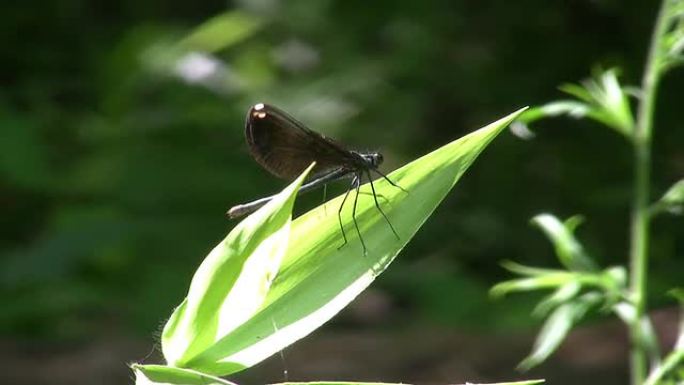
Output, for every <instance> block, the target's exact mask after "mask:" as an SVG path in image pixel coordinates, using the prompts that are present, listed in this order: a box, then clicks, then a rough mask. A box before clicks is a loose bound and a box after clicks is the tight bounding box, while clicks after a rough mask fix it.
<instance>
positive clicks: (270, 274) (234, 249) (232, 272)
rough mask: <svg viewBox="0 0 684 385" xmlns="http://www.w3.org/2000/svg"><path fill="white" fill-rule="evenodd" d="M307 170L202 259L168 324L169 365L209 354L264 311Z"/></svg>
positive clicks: (166, 349)
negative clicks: (220, 342)
mask: <svg viewBox="0 0 684 385" xmlns="http://www.w3.org/2000/svg"><path fill="white" fill-rule="evenodd" d="M310 169H311V167H309V168H308V169H307V170H306V171H305V172H304V173H303V174H302V175H301V176H300V177H299V178H297V180H295V181H294V182H293V183H292V184H290V186H288V187H287V188H286V189H285V190H283V191H282V192H281V193H280V194H278V195H277V196H276V197H275V198H274V199H273V200H271V201H270V202H269V203H268V204H267V205H265V206H264V207H262V208H261V209H260V210H258V211H257V212H255V213H254V214H252V215H250V216H249V217H247V218H246V219H245V220H243V221H242V222H240V223H239V224H238V225H237V226H236V227H235V228H234V229H233V230H232V231H231V232H230V233H229V234H228V236H227V237H226V238H225V239H224V240H223V241H222V242H221V243H219V245H218V246H216V247H215V248H214V249H213V250H212V251H211V253H209V255H208V256H207V257H206V258H205V259H204V261H203V262H202V264H201V265H200V267H199V268H198V269H197V271H196V272H195V275H194V277H193V279H192V283H191V284H190V289H189V291H188V295H187V297H186V299H185V300H184V301H183V303H182V304H181V305H180V306H179V307H178V308H176V310H175V311H174V313H173V315H172V316H171V318H170V319H169V320H168V321H167V323H166V326H165V327H164V331H163V333H162V351H163V353H164V358H166V360H167V362H168V363H169V364H170V365H171V366H179V367H187V368H192V367H191V366H187V365H185V363H186V362H187V361H188V360H191V359H193V358H194V357H196V356H198V355H200V354H202V353H204V352H206V351H207V350H209V349H211V347H212V346H214V344H215V343H217V341H220V340H221V339H223V338H224V337H225V336H226V335H228V334H229V333H231V332H232V331H234V330H235V329H236V328H238V327H239V326H240V325H242V324H243V323H245V322H246V321H247V320H249V319H250V318H251V317H252V316H253V315H254V314H255V313H256V312H257V311H258V310H259V309H260V308H261V306H262V304H263V302H264V300H265V298H266V294H267V293H268V292H269V289H270V286H271V284H272V282H273V279H274V278H275V276H276V275H277V273H278V269H279V266H280V262H281V260H282V258H283V256H284V255H285V251H286V250H287V245H288V240H289V236H290V224H291V212H292V206H293V204H294V198H295V196H296V193H297V190H298V188H299V186H300V185H301V183H302V181H303V180H304V178H305V177H306V174H307V173H308V172H309V170H310Z"/></svg>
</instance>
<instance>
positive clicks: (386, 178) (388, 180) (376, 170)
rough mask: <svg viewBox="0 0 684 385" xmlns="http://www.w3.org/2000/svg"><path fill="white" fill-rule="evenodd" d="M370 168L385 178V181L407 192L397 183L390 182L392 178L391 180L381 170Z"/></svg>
mask: <svg viewBox="0 0 684 385" xmlns="http://www.w3.org/2000/svg"><path fill="white" fill-rule="evenodd" d="M371 170H373V171H374V172H376V173H377V174H378V175H380V176H381V177H382V178H383V179H385V180H386V181H387V183H389V184H391V185H392V186H394V187H396V188H398V189H399V190H401V191H403V192H405V193H407V194H408V193H409V192H408V190H406V189H405V188H403V187H401V186H399V185H398V184H396V183H394V182H392V180H391V179H390V178H388V177H387V175H385V174H383V173H382V172H380V170H378V169H375V168H371Z"/></svg>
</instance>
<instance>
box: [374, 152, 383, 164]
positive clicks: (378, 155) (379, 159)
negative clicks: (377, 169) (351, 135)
mask: <svg viewBox="0 0 684 385" xmlns="http://www.w3.org/2000/svg"><path fill="white" fill-rule="evenodd" d="M383 160H384V159H383V157H382V154H377V155H376V156H375V164H378V165H379V164H381V163H382V161H383Z"/></svg>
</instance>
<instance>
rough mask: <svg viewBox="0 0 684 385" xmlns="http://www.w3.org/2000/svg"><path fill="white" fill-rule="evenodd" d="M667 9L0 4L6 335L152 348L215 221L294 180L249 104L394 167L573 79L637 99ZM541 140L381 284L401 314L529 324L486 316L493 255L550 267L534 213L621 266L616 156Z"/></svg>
mask: <svg viewBox="0 0 684 385" xmlns="http://www.w3.org/2000/svg"><path fill="white" fill-rule="evenodd" d="M656 7H657V2H643V1H636V0H630V1H614V0H601V1H593V2H589V1H568V2H544V1H527V2H477V1H444V0H442V1H440V0H433V1H424V2H415V1H400V2H397V1H379V2H372V3H368V2H355V1H330V0H324V1H315V0H292V1H276V0H258V1H257V0H240V1H236V2H234V3H231V4H230V5H229V6H226V4H225V3H224V2H216V1H214V2H202V3H197V2H180V1H171V2H160V1H147V2H142V3H141V2H133V1H130V0H129V1H121V2H116V3H96V2H85V1H78V0H69V1H59V2H58V1H44V2H41V4H40V5H33V4H30V3H26V2H24V3H21V2H10V3H5V4H3V5H2V12H1V13H0V19H1V20H2V25H3V29H4V31H5V33H3V34H0V43H2V47H3V50H2V54H1V55H2V61H0V63H2V64H1V65H2V68H3V71H2V72H0V84H2V86H1V88H0V178H1V179H0V202H1V205H2V208H3V211H2V213H3V215H2V216H1V218H2V222H0V227H1V229H2V234H3V236H2V238H1V241H0V242H1V243H0V252H1V253H2V255H1V257H0V263H1V266H0V288H1V291H0V302H2V304H3V312H2V313H0V330H1V331H2V332H3V333H11V334H20V335H31V336H34V337H36V336H45V337H50V338H78V337H82V336H84V335H85V334H87V333H89V332H91V331H93V330H95V329H100V328H102V325H106V326H110V327H114V328H119V329H123V330H125V331H127V332H138V333H142V334H145V335H147V334H149V331H150V330H153V329H155V328H156V327H157V326H158V325H159V324H160V323H161V322H162V321H163V320H164V319H165V318H166V317H168V315H169V314H170V311H171V309H172V307H173V306H174V304H176V303H177V302H178V300H179V299H180V298H182V296H183V295H184V294H185V293H184V292H185V288H186V287H187V283H188V282H189V279H190V275H191V274H192V272H193V271H194V269H195V267H196V265H197V264H198V263H199V262H200V260H201V259H202V257H203V256H204V255H205V254H206V253H207V252H208V250H209V249H210V248H211V247H212V245H214V244H215V242H216V241H217V240H219V239H221V238H222V237H223V236H224V235H225V233H226V232H227V230H228V229H229V228H230V227H232V226H233V225H234V223H233V222H230V221H228V220H227V219H226V218H225V217H224V215H223V213H224V212H225V210H226V209H227V208H228V207H230V206H231V205H233V204H235V203H238V202H242V201H245V200H248V199H250V198H254V197H258V196H262V195H265V194H270V193H272V192H275V191H277V190H279V189H280V188H281V187H282V186H284V185H285V182H283V181H279V180H275V179H274V178H273V177H271V176H270V175H267V173H266V172H264V171H263V170H261V169H260V168H259V166H258V165H257V164H256V163H255V162H253V161H252V160H251V159H250V157H249V155H248V154H247V151H246V148H245V145H244V143H243V142H244V140H243V137H242V124H243V119H244V114H245V112H246V110H247V108H248V107H249V106H250V105H251V104H253V103H256V102H259V101H266V102H270V103H273V104H276V105H279V106H280V107H282V108H283V109H285V110H287V111H289V112H290V113H291V114H292V115H294V116H296V117H298V118H300V119H301V120H303V121H304V122H306V123H307V124H308V125H310V126H311V127H313V128H314V129H316V130H318V131H321V132H324V133H325V134H326V135H330V136H334V137H336V138H339V139H340V140H342V141H344V142H346V143H349V144H352V145H353V144H356V145H358V146H359V148H361V149H364V148H373V149H375V148H378V149H381V150H382V151H383V153H384V154H385V158H386V160H387V161H386V166H385V167H386V170H390V169H392V168H394V167H396V166H397V165H399V164H401V163H403V162H404V161H406V160H409V159H412V158H414V157H416V156H418V155H420V154H423V153H425V152H427V151H428V150H430V149H433V148H436V147H438V146H439V145H441V144H444V143H446V142H447V141H449V140H451V139H454V138H457V137H459V136H461V135H463V134H465V133H467V132H469V131H471V130H473V129H475V128H477V127H480V126H481V125H482V124H484V123H487V122H489V121H491V120H493V119H494V118H496V117H498V116H501V115H503V114H504V113H507V112H510V111H512V110H514V109H516V108H518V107H520V106H523V105H531V104H539V103H543V102H546V101H547V100H552V99H557V97H558V92H557V90H556V86H557V85H558V84H561V83H566V82H576V81H577V80H578V79H582V78H586V77H587V75H588V74H589V69H590V68H591V67H592V66H593V65H595V64H599V63H600V64H602V65H604V66H606V67H612V66H616V67H619V68H621V69H622V79H623V80H624V81H625V82H626V83H628V84H635V83H638V80H639V76H640V73H641V67H640V66H641V65H642V64H641V63H642V62H643V56H644V53H645V50H646V47H647V42H648V36H649V34H650V30H651V28H652V23H653V19H654V15H655V12H656ZM683 87H684V76H682V74H681V71H680V72H679V73H673V74H672V75H671V76H668V77H667V78H666V79H665V81H664V83H663V87H662V93H661V96H660V98H659V105H658V110H657V116H658V119H657V122H656V125H657V126H658V127H659V129H658V130H657V131H656V132H657V133H656V137H655V138H654V140H655V143H654V180H653V183H654V191H656V192H659V191H662V192H663V193H664V192H665V189H666V188H667V187H669V186H671V185H672V183H674V182H675V181H676V180H678V179H680V178H681V175H684V150H683V149H682V143H684V130H682V129H681V127H682V123H681V90H682V89H684V88H683ZM535 127H536V130H537V131H536V134H537V135H536V138H535V139H534V140H531V141H522V140H520V139H518V138H516V137H514V136H512V135H502V136H501V137H500V138H499V140H498V141H497V143H495V144H494V145H492V147H491V149H490V151H488V152H487V154H486V157H483V158H482V159H481V162H479V163H478V164H476V165H475V166H474V167H473V169H472V170H471V171H470V172H469V174H468V175H467V176H466V178H464V179H463V181H462V182H461V183H460V186H459V189H458V191H457V192H456V194H454V196H452V197H450V198H449V199H447V201H445V202H444V203H443V205H442V206H441V208H439V209H438V210H437V212H436V215H435V216H434V217H433V218H432V219H431V220H430V221H429V222H428V223H427V224H426V226H425V228H424V229H423V230H422V231H421V232H419V233H418V235H417V236H416V238H415V239H414V241H413V242H412V243H411V244H409V246H408V247H407V249H406V250H405V252H404V253H403V254H402V256H401V258H400V260H399V261H397V263H396V264H395V265H394V266H393V268H392V269H390V270H389V271H388V272H387V274H386V275H385V276H384V277H383V279H381V280H380V282H378V285H379V286H380V287H382V288H384V289H385V290H387V291H388V292H389V293H391V294H392V295H393V297H394V298H396V302H397V303H399V304H401V305H403V306H405V307H406V308H407V309H409V310H411V312H410V314H413V315H414V316H415V317H417V318H430V319H437V320H440V321H441V322H447V323H453V324H455V323H459V324H461V325H469V326H470V327H499V328H503V327H510V326H511V325H516V324H517V325H519V324H521V323H525V322H529V321H528V320H527V314H525V313H526V312H527V310H526V309H527V307H519V306H517V303H516V302H515V301H507V302H506V303H496V304H492V303H491V302H489V301H488V299H487V288H488V287H489V286H490V285H491V284H492V283H494V282H496V281H499V280H501V279H502V278H504V277H506V275H507V274H506V272H505V271H503V270H501V269H500V267H499V265H498V261H499V260H502V259H511V260H516V261H520V262H521V263H525V264H529V265H535V266H538V265H552V264H553V250H552V247H551V246H549V245H548V243H547V242H546V240H545V239H544V238H543V236H542V235H541V234H539V232H538V231H536V230H535V229H533V228H531V227H530V226H529V225H528V220H529V218H530V217H532V216H534V215H535V214H537V213H539V212H542V211H549V212H554V213H557V214H558V215H559V216H561V217H567V216H570V215H574V214H578V213H579V214H583V215H586V217H587V218H590V220H589V221H587V222H586V223H585V224H584V225H583V226H582V227H581V228H580V229H578V232H579V236H580V237H581V238H582V239H583V241H584V245H585V246H586V247H587V248H588V249H589V251H590V252H591V254H592V256H594V257H595V258H596V259H597V260H598V261H599V262H600V263H601V265H606V266H607V265H614V264H623V263H624V261H625V260H626V251H627V247H628V245H627V232H628V229H627V225H626V224H627V223H628V221H627V219H628V203H629V193H630V189H629V186H630V180H631V177H630V174H631V163H630V162H631V156H630V153H629V151H628V149H627V148H626V147H625V146H624V145H623V143H622V141H623V140H624V139H623V138H622V137H621V136H620V135H617V134H615V133H611V132H606V131H605V130H597V129H595V127H593V126H592V123H590V122H576V121H563V120H560V119H558V120H554V121H552V122H542V123H540V124H538V125H536V126H535ZM656 195H660V194H658V193H657V194H656ZM320 199H321V198H320V196H316V194H312V196H310V197H307V198H306V199H302V200H301V202H300V203H299V205H301V206H307V202H308V204H309V206H307V207H311V204H313V203H314V202H319V201H320ZM678 221H679V220H678V219H676V218H663V219H658V220H657V221H656V223H655V226H654V238H653V240H652V242H653V245H652V247H653V249H652V250H653V253H652V268H653V277H654V279H652V281H651V287H650V288H651V290H652V292H653V293H654V294H662V293H663V292H664V291H665V290H667V289H669V288H670V287H673V286H677V284H680V285H681V273H680V272H681V271H683V270H682V269H684V259H683V258H681V257H682V254H683V253H684V231H683V230H682V229H683V228H684V226H681V222H678ZM599 240H600V242H599ZM678 280H679V282H678ZM660 298H662V296H660V295H658V296H654V299H658V300H660ZM654 304H655V305H658V303H657V302H655V303H654ZM407 313H408V312H407ZM413 319H415V318H413Z"/></svg>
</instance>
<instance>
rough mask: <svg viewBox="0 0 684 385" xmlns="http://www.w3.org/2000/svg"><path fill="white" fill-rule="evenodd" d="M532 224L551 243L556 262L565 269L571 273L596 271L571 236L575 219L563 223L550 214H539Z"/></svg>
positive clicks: (575, 224)
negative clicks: (554, 251) (556, 258)
mask: <svg viewBox="0 0 684 385" xmlns="http://www.w3.org/2000/svg"><path fill="white" fill-rule="evenodd" d="M532 223H533V224H535V225H537V226H538V227H539V228H540V229H541V230H542V231H543V232H544V234H546V236H547V237H548V238H549V240H550V241H551V243H553V246H554V248H555V249H556V256H557V257H558V260H559V261H560V263H561V264H562V265H563V266H565V267H566V268H567V269H569V270H572V271H596V270H597V269H598V268H597V266H596V264H595V263H594V261H592V260H591V258H590V257H589V256H588V255H587V253H586V251H584V247H582V244H581V243H579V241H577V239H576V238H575V235H574V234H573V231H574V230H575V228H576V227H577V225H578V220H577V218H575V217H573V218H570V219H568V220H567V221H566V222H565V223H563V222H561V221H560V220H559V219H558V218H557V217H555V216H553V215H551V214H540V215H537V216H535V217H534V218H532Z"/></svg>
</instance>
